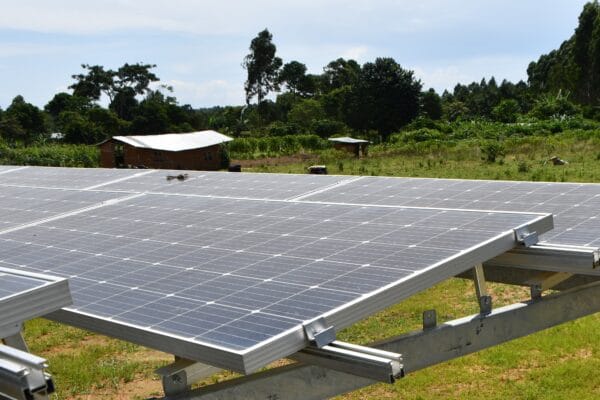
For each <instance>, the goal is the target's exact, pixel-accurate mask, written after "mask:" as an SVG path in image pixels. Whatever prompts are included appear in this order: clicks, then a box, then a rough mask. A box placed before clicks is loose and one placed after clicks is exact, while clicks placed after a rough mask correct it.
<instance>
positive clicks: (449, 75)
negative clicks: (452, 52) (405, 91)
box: [410, 55, 531, 93]
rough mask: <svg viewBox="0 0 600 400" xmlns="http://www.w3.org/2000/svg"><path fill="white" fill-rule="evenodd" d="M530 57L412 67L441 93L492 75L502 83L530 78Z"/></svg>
mask: <svg viewBox="0 0 600 400" xmlns="http://www.w3.org/2000/svg"><path fill="white" fill-rule="evenodd" d="M530 61H531V60H530V59H529V58H527V57H514V56H510V55H498V56H487V57H476V58H465V59H455V60H449V61H447V62H443V61H440V62H436V65H420V66H414V67H410V69H412V70H413V71H414V72H415V76H416V77H417V78H419V79H421V81H422V82H423V85H424V89H427V88H430V87H432V88H434V89H436V91H438V92H439V93H441V92H443V91H444V89H448V90H449V91H452V89H454V86H456V84H457V83H462V84H469V83H471V82H479V81H481V79H482V78H486V79H489V78H491V77H492V76H493V77H494V78H496V82H497V83H498V84H500V82H502V80H503V79H508V80H509V81H512V82H517V81H519V80H521V79H522V80H527V65H528V64H529V62H530Z"/></svg>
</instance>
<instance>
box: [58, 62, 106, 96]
mask: <svg viewBox="0 0 600 400" xmlns="http://www.w3.org/2000/svg"><path fill="white" fill-rule="evenodd" d="M81 68H83V69H84V70H87V72H86V73H84V74H76V75H71V77H72V78H73V79H75V80H76V81H77V82H75V83H74V84H72V85H71V86H69V89H73V96H80V97H87V98H88V99H90V100H92V101H96V100H100V96H102V93H105V94H106V95H107V96H108V97H109V98H110V100H111V101H112V97H113V86H114V78H115V76H116V72H115V71H113V70H110V69H109V70H105V69H104V67H103V66H101V65H89V64H81Z"/></svg>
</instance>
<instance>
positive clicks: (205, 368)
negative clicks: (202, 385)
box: [155, 357, 221, 396]
mask: <svg viewBox="0 0 600 400" xmlns="http://www.w3.org/2000/svg"><path fill="white" fill-rule="evenodd" d="M220 370H221V369H220V368H217V367H213V366H210V365H206V364H202V363H199V362H196V361H191V360H187V359H185V358H178V357H176V358H175V362H174V363H172V364H169V365H166V366H164V367H161V368H159V369H157V370H156V371H155V373H156V374H157V375H159V376H160V377H161V378H162V386H163V390H164V392H165V395H167V396H176V395H180V394H183V393H186V392H188V391H189V390H190V387H191V385H192V384H194V383H195V382H198V381H199V380H201V379H203V378H206V377H207V376H210V375H213V374H215V373H217V372H219V371H220Z"/></svg>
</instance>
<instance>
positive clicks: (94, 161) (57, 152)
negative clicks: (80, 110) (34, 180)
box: [0, 144, 100, 168]
mask: <svg viewBox="0 0 600 400" xmlns="http://www.w3.org/2000/svg"><path fill="white" fill-rule="evenodd" d="M0 164H8V165H41V166H53V167H89V168H91V167H98V166H99V165H100V152H99V151H98V149H97V148H96V147H94V146H84V145H66V144H62V145H59V144H52V145H45V146H29V147H15V148H12V147H8V146H1V145H0Z"/></svg>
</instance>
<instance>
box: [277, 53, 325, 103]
mask: <svg viewBox="0 0 600 400" xmlns="http://www.w3.org/2000/svg"><path fill="white" fill-rule="evenodd" d="M278 83H279V84H280V85H285V86H287V88H288V90H289V91H290V92H291V93H293V94H298V95H301V96H309V95H311V94H314V93H315V91H316V79H315V77H314V76H313V75H307V74H306V65H304V64H302V63H301V62H298V61H290V62H289V63H286V64H285V65H284V66H283V68H282V69H281V72H280V73H279V77H278Z"/></svg>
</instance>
